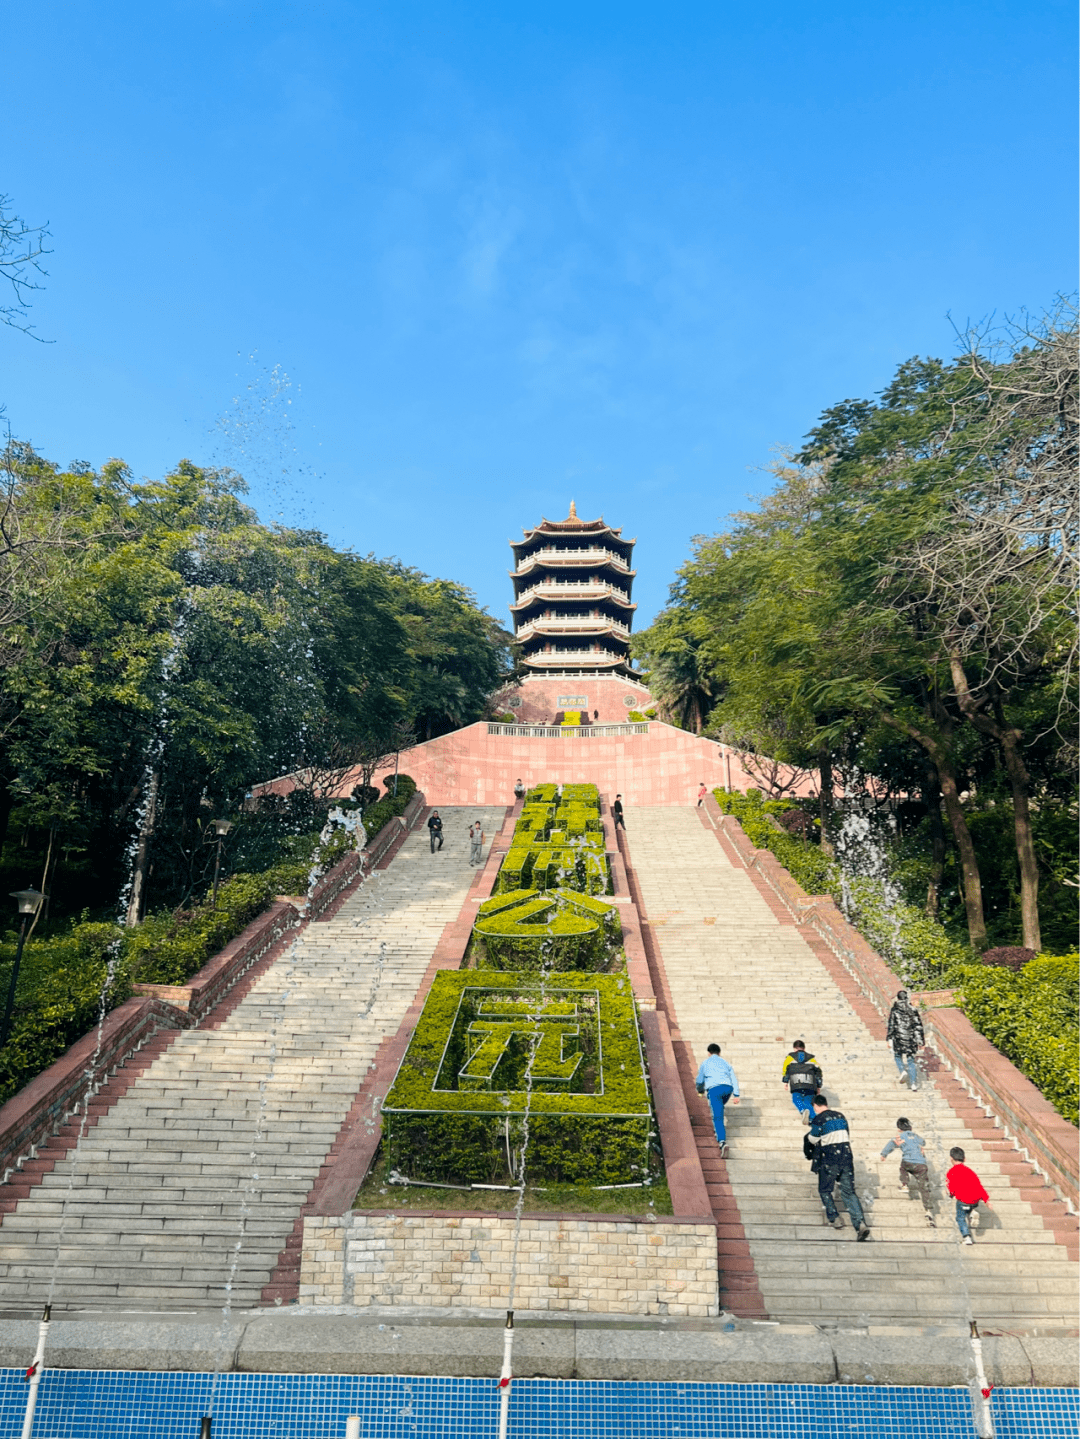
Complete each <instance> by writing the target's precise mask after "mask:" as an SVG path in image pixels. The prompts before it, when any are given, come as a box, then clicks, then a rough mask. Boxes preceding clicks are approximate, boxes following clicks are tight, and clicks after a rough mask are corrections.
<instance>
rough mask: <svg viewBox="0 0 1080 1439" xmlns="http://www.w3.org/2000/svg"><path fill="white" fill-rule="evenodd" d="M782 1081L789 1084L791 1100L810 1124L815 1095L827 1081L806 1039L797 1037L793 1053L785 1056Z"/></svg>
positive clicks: (804, 1119) (804, 1121) (805, 1122)
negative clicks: (808, 1047)
mask: <svg viewBox="0 0 1080 1439" xmlns="http://www.w3.org/2000/svg"><path fill="white" fill-rule="evenodd" d="M781 1079H782V1082H783V1083H784V1084H786V1085H787V1087H788V1092H789V1093H790V1095H791V1102H792V1104H794V1106H795V1108H796V1109H797V1110H798V1111H799V1114H800V1115H801V1117H802V1122H803V1123H804V1124H809V1123H810V1119H811V1109H812V1107H813V1102H814V1095H815V1094H816V1093H817V1092H818V1090H819V1089H820V1088H821V1086H822V1084H823V1083H824V1082H825V1080H824V1076H823V1075H822V1073H821V1068H820V1066H819V1065H818V1062H817V1060H816V1059H815V1058H814V1056H813V1055H812V1054H811V1053H810V1052H809V1050H808V1049H807V1047H806V1041H805V1040H803V1039H797V1040H796V1041H795V1043H794V1045H793V1047H792V1049H791V1053H790V1054H788V1055H786V1056H785V1058H784V1069H783V1074H782V1076H781Z"/></svg>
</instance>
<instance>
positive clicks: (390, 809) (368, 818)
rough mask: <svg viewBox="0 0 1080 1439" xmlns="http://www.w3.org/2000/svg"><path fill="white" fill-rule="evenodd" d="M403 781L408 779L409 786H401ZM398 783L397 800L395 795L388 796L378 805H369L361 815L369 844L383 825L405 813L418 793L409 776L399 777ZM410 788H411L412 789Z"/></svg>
mask: <svg viewBox="0 0 1080 1439" xmlns="http://www.w3.org/2000/svg"><path fill="white" fill-rule="evenodd" d="M402 779H408V780H409V783H408V785H403V784H401V783H400V781H401V780H402ZM398 781H399V783H398V796H397V799H394V797H393V795H391V794H387V795H385V796H384V797H383V798H382V799H380V800H379V801H378V802H377V803H376V804H372V805H368V807H367V808H366V809H365V810H364V811H363V813H362V815H361V819H362V820H363V822H364V829H365V831H366V832H367V837H368V843H369V844H370V843H371V841H372V840H373V839H374V838H375V836H376V835H377V834H378V833H379V831H380V830H381V829H382V827H383V825H385V824H389V822H390V821H391V820H392V819H394V818H395V817H396V816H397V815H399V814H404V813H405V810H406V808H407V806H408V803H409V801H410V800H411V799H412V797H413V795H414V794H415V793H416V785H415V783H414V782H413V781H412V780H411V779H409V777H408V775H399V776H398ZM390 783H391V784H393V780H391V781H390ZM409 786H411V788H410V787H409Z"/></svg>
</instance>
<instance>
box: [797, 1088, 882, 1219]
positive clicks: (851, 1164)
mask: <svg viewBox="0 0 1080 1439" xmlns="http://www.w3.org/2000/svg"><path fill="white" fill-rule="evenodd" d="M803 1154H804V1155H805V1156H806V1158H807V1159H809V1161H810V1168H811V1169H812V1170H813V1172H814V1173H815V1174H816V1175H817V1181H818V1194H819V1195H820V1196H821V1203H822V1205H823V1206H824V1209H825V1223H826V1224H831V1225H832V1227H833V1228H834V1229H843V1227H844V1221H843V1220H842V1219H841V1218H840V1214H839V1211H838V1210H837V1208H836V1200H835V1199H834V1198H833V1189H834V1188H836V1187H837V1186H839V1189H840V1197H841V1199H843V1201H844V1205H845V1207H846V1208H847V1212H848V1214H849V1215H850V1216H851V1222H852V1224H854V1226H855V1230H856V1235H855V1237H856V1238H857V1239H860V1240H862V1239H869V1237H870V1226H869V1225H868V1224H867V1222H866V1219H865V1217H864V1215H863V1210H862V1205H861V1204H860V1203H859V1196H858V1195H857V1194H856V1193H855V1158H854V1155H853V1154H852V1152H851V1135H850V1134H849V1133H848V1127H847V1120H846V1119H845V1118H844V1116H843V1115H842V1114H841V1113H840V1111H839V1109H830V1108H829V1101H828V1100H827V1099H826V1098H825V1096H824V1095H823V1094H815V1095H814V1117H813V1119H812V1120H811V1121H810V1128H809V1129H808V1130H807V1132H806V1133H805V1134H804V1135H803Z"/></svg>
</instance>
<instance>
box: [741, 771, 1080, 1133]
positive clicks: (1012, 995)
mask: <svg viewBox="0 0 1080 1439" xmlns="http://www.w3.org/2000/svg"><path fill="white" fill-rule="evenodd" d="M714 794H715V796H716V802H717V804H718V805H719V806H720V808H721V810H723V812H724V813H725V814H733V815H735V817H736V819H738V821H739V823H740V824H741V825H742V827H743V829H744V830H745V831H746V833H747V835H748V836H749V838H750V840H751V841H752V842H753V843H754V844H755V845H756V846H757V847H758V848H759V849H768V850H771V851H772V853H773V854H774V855H775V856H776V858H777V859H778V860H779V861H780V863H781V864H782V865H783V866H784V867H785V868H786V869H787V870H788V871H789V872H790V874H791V875H792V877H793V878H794V879H795V880H797V881H798V883H799V884H801V885H802V887H803V889H805V890H806V891H807V893H808V894H830V895H832V897H833V898H834V899H835V900H836V902H837V903H838V904H839V905H840V906H841V908H842V909H843V911H844V913H845V914H846V915H847V916H848V918H849V919H850V920H851V922H852V924H854V925H855V927H856V928H857V929H858V930H859V931H860V933H861V934H862V935H863V937H864V938H865V939H866V941H867V943H868V944H870V945H872V946H873V948H874V949H876V950H877V952H878V953H879V954H880V955H881V956H882V958H883V959H884V960H885V962H886V963H887V964H888V965H889V966H890V967H891V968H892V969H893V970H895V972H896V973H897V974H898V975H899V976H900V978H901V979H903V981H904V983H905V984H907V985H908V986H909V987H910V988H913V989H942V988H951V987H956V988H957V990H958V994H959V1002H960V1004H961V1006H962V1008H963V1010H964V1013H965V1014H966V1015H967V1017H968V1019H969V1020H970V1021H971V1023H972V1026H973V1027H974V1028H975V1029H976V1030H978V1032H979V1033H980V1034H982V1035H984V1036H985V1037H986V1038H987V1039H988V1040H989V1041H990V1043H991V1044H993V1045H995V1046H996V1048H998V1049H1000V1050H1001V1052H1002V1054H1004V1055H1005V1056H1006V1057H1007V1058H1008V1059H1011V1060H1012V1062H1013V1063H1014V1064H1015V1065H1016V1067H1017V1068H1018V1069H1020V1070H1021V1071H1022V1072H1023V1073H1024V1074H1026V1075H1027V1077H1028V1078H1029V1079H1030V1080H1031V1081H1032V1083H1033V1084H1035V1085H1037V1086H1038V1088H1039V1089H1040V1090H1041V1091H1042V1093H1043V1094H1044V1095H1045V1096H1046V1098H1047V1099H1048V1100H1049V1101H1050V1103H1051V1104H1053V1106H1054V1107H1055V1109H1057V1111H1058V1113H1059V1114H1061V1115H1063V1116H1064V1117H1065V1118H1066V1119H1068V1120H1069V1122H1070V1123H1072V1124H1076V1123H1077V1064H1076V1050H1077V1038H1078V1033H1077V1017H1076V1016H1077V957H1076V955H1070V956H1066V957H1065V958H1063V959H1060V958H1054V957H1051V956H1046V955H1042V956H1040V957H1039V958H1038V959H1034V960H1031V961H1030V962H1029V963H1028V964H1025V965H1024V967H1023V969H1022V970H1021V971H1020V973H1019V974H1017V973H1016V972H1015V971H1013V970H1009V969H1003V968H988V967H986V966H984V965H982V964H980V963H978V962H977V957H976V956H975V954H974V953H973V952H972V950H971V949H970V947H969V946H967V945H965V944H959V943H958V942H957V941H956V940H954V939H952V938H951V937H950V936H949V935H948V934H947V933H946V931H945V929H944V928H943V926H942V925H940V924H939V923H938V922H937V921H936V920H933V919H930V918H928V917H927V916H926V915H925V914H924V913H923V911H922V910H920V909H919V908H917V906H915V905H913V904H908V903H906V902H905V901H903V900H900V899H897V898H895V897H894V896H892V895H890V894H889V893H888V891H887V889H886V886H885V885H884V884H883V883H882V882H881V881H880V880H873V879H854V880H850V881H847V882H845V881H844V879H843V876H842V875H841V872H840V867H839V865H837V864H836V862H835V861H834V860H831V859H829V858H828V856H826V855H825V854H823V853H822V852H821V850H820V849H818V848H817V847H816V846H815V845H810V844H807V843H806V842H805V841H804V840H800V839H796V838H795V836H793V835H790V834H786V833H781V832H780V831H779V830H777V829H776V828H774V826H773V825H772V824H770V823H769V821H768V819H767V816H768V815H770V814H777V813H779V812H781V810H784V809H788V808H792V807H793V805H792V804H791V802H790V801H786V800H779V801H765V800H762V797H761V794H760V792H759V791H757V790H749V791H748V792H747V793H746V794H745V795H741V794H729V793H728V792H727V791H726V790H715V791H714Z"/></svg>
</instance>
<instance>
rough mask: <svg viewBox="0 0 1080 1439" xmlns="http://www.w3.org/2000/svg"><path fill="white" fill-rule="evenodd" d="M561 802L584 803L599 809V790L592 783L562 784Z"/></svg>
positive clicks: (591, 807)
mask: <svg viewBox="0 0 1080 1439" xmlns="http://www.w3.org/2000/svg"><path fill="white" fill-rule="evenodd" d="M560 798H561V800H562V803H563V804H584V805H588V807H589V808H590V809H599V807H600V791H599V790H598V789H597V787H596V785H594V784H564V785H563V787H562V791H561V794H560Z"/></svg>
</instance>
